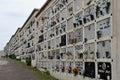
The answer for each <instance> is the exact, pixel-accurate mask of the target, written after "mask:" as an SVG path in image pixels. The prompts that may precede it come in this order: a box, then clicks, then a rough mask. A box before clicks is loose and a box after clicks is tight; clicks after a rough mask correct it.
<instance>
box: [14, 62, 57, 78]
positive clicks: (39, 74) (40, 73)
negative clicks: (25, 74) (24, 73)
mask: <svg viewBox="0 0 120 80" xmlns="http://www.w3.org/2000/svg"><path fill="white" fill-rule="evenodd" d="M15 61H16V62H18V63H20V64H22V66H23V67H24V68H26V69H29V70H31V71H32V72H33V73H34V74H35V75H36V77H38V78H40V79H42V80H58V79H56V78H54V77H53V76H51V75H50V74H49V72H48V71H47V72H43V71H40V70H38V69H36V68H33V67H31V66H27V65H26V64H25V63H23V62H21V61H18V60H15Z"/></svg>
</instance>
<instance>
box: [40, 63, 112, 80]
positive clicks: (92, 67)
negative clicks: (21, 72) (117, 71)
mask: <svg viewBox="0 0 120 80" xmlns="http://www.w3.org/2000/svg"><path fill="white" fill-rule="evenodd" d="M96 65H97V66H96ZM38 67H39V68H43V69H47V70H52V71H53V72H62V73H68V74H74V76H76V75H81V76H83V78H85V77H89V78H92V79H93V78H97V79H102V80H111V79H112V77H111V73H112V71H111V68H112V66H111V63H109V62H97V63H95V62H80V61H49V62H47V61H43V62H42V61H41V62H40V63H39V65H38ZM96 73H97V74H96Z"/></svg>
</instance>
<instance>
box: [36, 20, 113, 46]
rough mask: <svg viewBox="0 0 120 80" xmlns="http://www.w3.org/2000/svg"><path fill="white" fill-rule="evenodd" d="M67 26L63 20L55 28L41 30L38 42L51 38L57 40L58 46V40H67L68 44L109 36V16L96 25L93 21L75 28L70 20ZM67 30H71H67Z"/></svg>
mask: <svg viewBox="0 0 120 80" xmlns="http://www.w3.org/2000/svg"><path fill="white" fill-rule="evenodd" d="M68 26H69V27H66V24H65V22H64V23H62V24H61V26H60V25H58V26H56V27H55V28H52V29H51V30H49V31H47V32H45V33H43V31H42V33H43V34H41V33H39V34H40V36H39V34H38V36H39V37H38V43H41V42H44V41H47V40H49V39H51V40H52V39H53V41H54V42H57V43H58V46H60V45H59V42H66V41H67V42H66V43H67V44H68V45H69V44H73V43H78V42H87V41H89V40H94V39H100V38H103V37H111V23H110V18H106V19H104V20H101V21H99V22H97V25H96V26H95V24H94V23H92V24H90V25H88V26H85V27H78V28H76V25H74V28H73V25H71V22H69V23H68ZM66 28H67V29H66ZM67 30H68V31H67ZM69 30H72V31H71V32H69ZM66 32H67V33H66ZM83 33H84V34H83ZM95 35H97V38H96V37H95ZM83 36H84V39H83ZM57 39H58V41H57ZM64 45H66V44H64ZM64 45H63V46H64ZM56 47H57V46H56Z"/></svg>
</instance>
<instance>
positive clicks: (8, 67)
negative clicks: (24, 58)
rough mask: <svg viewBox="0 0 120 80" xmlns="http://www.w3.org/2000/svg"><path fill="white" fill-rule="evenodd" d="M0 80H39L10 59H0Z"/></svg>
mask: <svg viewBox="0 0 120 80" xmlns="http://www.w3.org/2000/svg"><path fill="white" fill-rule="evenodd" d="M0 80H40V79H39V78H37V77H36V75H35V74H34V73H33V72H32V71H30V70H29V69H26V68H24V67H23V66H22V65H21V64H19V63H17V62H16V61H14V60H10V59H0Z"/></svg>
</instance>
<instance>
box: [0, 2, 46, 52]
mask: <svg viewBox="0 0 120 80" xmlns="http://www.w3.org/2000/svg"><path fill="white" fill-rule="evenodd" d="M45 1H46V0H0V50H2V49H3V48H4V46H5V45H6V43H7V42H8V41H9V39H10V38H11V36H12V35H13V34H14V33H15V32H16V30H17V28H18V27H21V26H22V25H23V24H24V22H25V21H26V19H27V18H28V16H29V15H30V14H31V12H32V10H33V9H34V8H40V7H41V6H42V5H43V4H44V3H45Z"/></svg>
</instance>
